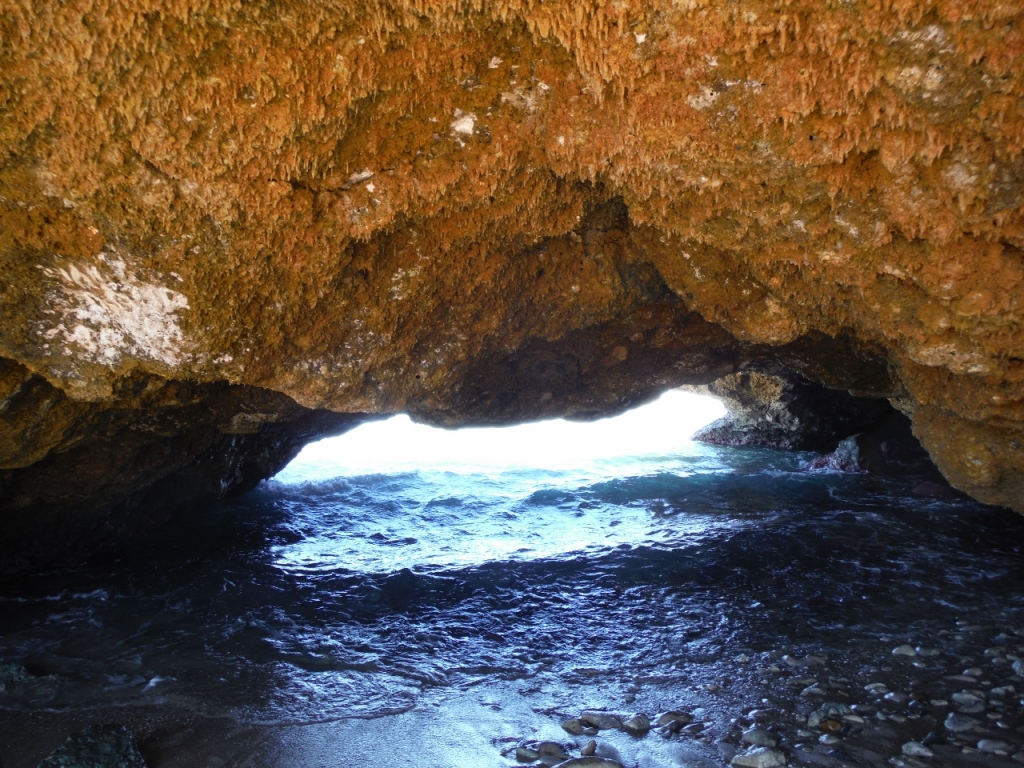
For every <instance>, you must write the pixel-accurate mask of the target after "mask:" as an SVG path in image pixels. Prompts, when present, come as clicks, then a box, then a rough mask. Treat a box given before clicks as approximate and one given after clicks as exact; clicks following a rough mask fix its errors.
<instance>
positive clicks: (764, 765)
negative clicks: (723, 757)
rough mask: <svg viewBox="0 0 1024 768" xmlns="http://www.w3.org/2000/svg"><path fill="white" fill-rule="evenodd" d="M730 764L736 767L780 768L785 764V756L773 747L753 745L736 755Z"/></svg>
mask: <svg viewBox="0 0 1024 768" xmlns="http://www.w3.org/2000/svg"><path fill="white" fill-rule="evenodd" d="M730 764H731V765H733V766H736V768H780V767H781V766H785V765H786V757H785V755H783V754H782V753H781V752H777V751H775V750H774V749H768V748H767V747H754V748H753V749H749V750H747V751H746V752H742V753H741V754H738V755H736V756H735V757H734V758H733V759H732V761H731V763H730Z"/></svg>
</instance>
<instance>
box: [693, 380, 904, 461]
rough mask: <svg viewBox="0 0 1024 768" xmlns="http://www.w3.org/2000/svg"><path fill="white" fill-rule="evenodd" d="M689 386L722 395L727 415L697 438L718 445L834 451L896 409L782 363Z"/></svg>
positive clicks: (700, 431)
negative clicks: (831, 386)
mask: <svg viewBox="0 0 1024 768" xmlns="http://www.w3.org/2000/svg"><path fill="white" fill-rule="evenodd" d="M684 389H688V390H690V391H694V392H698V393H701V394H708V395H711V396H713V397H717V398H719V399H720V400H721V401H722V403H723V404H724V405H725V407H726V408H727V409H728V411H729V414H728V416H725V417H724V418H722V419H719V420H717V421H715V422H712V423H711V424H709V425H708V426H706V427H704V428H702V429H701V430H699V431H698V432H697V433H696V434H695V435H694V436H693V439H694V440H699V441H701V442H705V443H713V444H715V445H730V446H764V447H768V448H786V449H792V450H804V451H829V450H832V449H833V448H834V447H835V445H836V444H837V443H838V442H839V441H840V440H842V439H843V438H845V437H847V436H848V435H850V434H853V433H855V432H861V431H864V430H867V429H870V428H871V427H873V426H874V425H875V424H877V423H878V422H880V421H881V420H882V419H883V418H885V417H886V416H887V415H888V413H889V412H890V410H891V406H890V405H889V404H888V403H887V402H886V401H885V400H880V399H870V398H863V397H854V396H853V395H851V394H849V393H848V392H845V391H840V390H832V389H828V388H827V387H824V386H822V385H821V384H816V383H814V382H811V381H809V380H808V379H807V378H806V377H804V376H802V375H800V374H799V373H797V372H796V371H793V370H791V369H788V368H786V367H785V366H782V365H779V364H761V365H757V366H752V367H750V368H747V369H746V370H744V371H741V372H737V373H732V374H729V375H728V376H723V377H722V378H721V379H719V380H718V381H716V382H714V383H712V384H708V385H706V386H700V387H684Z"/></svg>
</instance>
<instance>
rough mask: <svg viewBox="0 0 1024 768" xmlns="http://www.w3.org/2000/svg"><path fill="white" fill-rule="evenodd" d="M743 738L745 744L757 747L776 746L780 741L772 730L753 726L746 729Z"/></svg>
mask: <svg viewBox="0 0 1024 768" xmlns="http://www.w3.org/2000/svg"><path fill="white" fill-rule="evenodd" d="M741 740H742V741H743V743H744V744H751V745H753V746H755V747H774V746H776V744H777V743H778V742H777V741H776V739H775V736H774V735H773V734H772V732H771V731H768V730H766V729H764V728H751V729H750V730H749V731H744V732H743V736H742V737H741Z"/></svg>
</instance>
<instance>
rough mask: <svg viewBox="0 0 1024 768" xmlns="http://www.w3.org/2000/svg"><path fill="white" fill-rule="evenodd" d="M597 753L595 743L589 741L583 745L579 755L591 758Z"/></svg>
mask: <svg viewBox="0 0 1024 768" xmlns="http://www.w3.org/2000/svg"><path fill="white" fill-rule="evenodd" d="M595 752H597V742H596V741H594V740H593V739H591V740H590V741H588V742H587V743H586V744H584V745H583V749H581V750H580V754H581V755H583V756H584V757H591V756H593V755H594V753H595Z"/></svg>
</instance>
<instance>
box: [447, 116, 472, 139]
mask: <svg viewBox="0 0 1024 768" xmlns="http://www.w3.org/2000/svg"><path fill="white" fill-rule="evenodd" d="M474 125H476V115H473V114H469V115H461V116H460V115H459V114H458V113H456V119H455V120H454V121H453V122H452V124H451V129H452V133H461V134H463V135H464V136H472V135H473V127H474Z"/></svg>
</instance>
